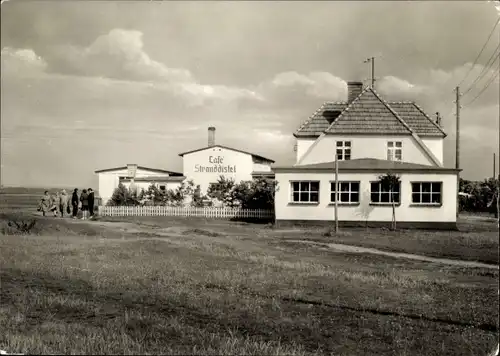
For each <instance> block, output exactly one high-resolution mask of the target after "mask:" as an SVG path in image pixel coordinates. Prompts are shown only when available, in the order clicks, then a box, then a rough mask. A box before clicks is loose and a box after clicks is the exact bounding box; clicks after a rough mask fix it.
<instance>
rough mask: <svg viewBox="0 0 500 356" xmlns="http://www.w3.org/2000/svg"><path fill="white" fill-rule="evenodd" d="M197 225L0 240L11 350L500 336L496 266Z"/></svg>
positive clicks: (410, 342) (481, 342)
mask: <svg viewBox="0 0 500 356" xmlns="http://www.w3.org/2000/svg"><path fill="white" fill-rule="evenodd" d="M149 223H150V224H153V222H151V221H150V222H149ZM117 224H119V223H117ZM196 224H198V223H196V222H195V223H194V224H193V225H192V226H184V225H182V224H181V222H174V223H172V222H170V223H169V226H166V225H167V224H166V223H164V224H163V225H161V224H160V223H157V226H155V227H154V228H151V227H144V226H143V227H142V229H143V230H144V232H146V233H153V232H152V230H156V231H157V233H158V234H157V235H154V236H152V235H150V236H149V237H146V236H141V235H140V233H138V232H137V231H135V230H132V231H133V232H131V233H128V234H127V233H126V232H123V231H121V230H120V233H119V234H117V235H116V236H117V237H118V236H120V234H121V236H123V239H122V238H111V239H110V238H101V237H100V235H97V236H83V237H79V236H77V235H68V236H66V237H63V236H59V235H57V236H27V237H18V236H0V277H1V282H2V288H1V291H0V293H1V295H0V297H1V300H2V308H0V323H1V325H3V326H5V327H4V330H5V331H6V332H5V333H0V348H1V349H6V350H9V351H12V352H29V353H44V354H46V353H59V354H71V353H87V354H96V353H99V354H109V353H113V354H138V353H141V354H144V353H150V354H193V353H196V354H227V355H229V354H275V355H278V354H292V355H306V354H310V355H315V354H335V355H362V354H370V355H405V354H408V355H410V354H419V355H478V354H486V352H487V351H489V349H490V348H491V345H493V344H494V343H495V340H496V337H497V331H496V330H498V328H497V325H496V321H497V316H498V311H497V308H496V307H495V306H496V305H497V304H498V296H497V289H496V288H497V280H498V271H485V270H480V269H460V268H457V267H452V266H439V265H434V264H429V263H421V262H417V261H407V260H396V259H391V258H387V257H384V256H371V255H358V254H347V253H333V252H332V251H328V250H321V249H319V248H315V247H310V246H304V247H301V248H300V249H299V248H298V247H297V246H295V245H287V244H284V243H275V242H276V241H274V240H273V239H271V238H270V233H268V232H266V235H264V234H262V235H260V236H255V231H256V228H255V226H251V225H241V226H236V227H235V226H234V225H229V224H225V223H220V225H221V226H217V225H209V226H203V225H202V224H199V226H198V225H196ZM111 225H112V224H111ZM158 225H160V226H158ZM96 226H97V225H94V228H95V229H97V227H96ZM165 228H168V229H170V230H169V231H170V232H171V234H169V233H168V231H167V232H165V231H163V233H164V234H163V233H162V232H161V231H162V229H165ZM136 229H137V230H140V229H141V226H139V225H136ZM189 229H192V230H195V229H199V230H203V231H210V232H214V233H212V234H205V233H199V230H196V231H191V233H189V234H182V231H186V230H189ZM252 231H253V232H252ZM262 231H264V230H262ZM269 231H270V230H269ZM174 232H180V233H174ZM99 234H101V235H102V236H107V235H108V234H111V235H112V234H113V231H112V230H111V228H110V227H101V231H99ZM252 234H254V237H253V238H252ZM233 236H234V237H235V238H233Z"/></svg>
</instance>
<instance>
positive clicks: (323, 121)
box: [296, 101, 347, 137]
mask: <svg viewBox="0 0 500 356" xmlns="http://www.w3.org/2000/svg"><path fill="white" fill-rule="evenodd" d="M346 107H347V103H346V102H342V101H338V102H334V103H333V102H326V103H324V104H323V105H321V107H320V108H319V109H318V110H316V112H315V113H314V114H312V115H311V116H310V117H309V120H307V121H306V122H304V123H303V124H302V125H301V127H300V128H299V129H298V130H297V132H296V135H297V136H312V137H317V136H319V135H321V134H322V133H323V132H324V131H325V130H326V129H327V128H328V126H330V122H328V119H327V118H326V116H325V112H328V111H340V112H342V111H344V110H345V108H346Z"/></svg>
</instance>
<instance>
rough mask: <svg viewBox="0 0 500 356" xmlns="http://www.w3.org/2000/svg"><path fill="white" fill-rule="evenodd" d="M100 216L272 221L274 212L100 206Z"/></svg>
mask: <svg viewBox="0 0 500 356" xmlns="http://www.w3.org/2000/svg"><path fill="white" fill-rule="evenodd" d="M99 215H100V216H177V217H205V218H220V219H235V218H236V219H239V218H244V219H256V220H271V219H274V211H273V210H267V209H240V208H215V207H207V208H197V207H191V206H189V207H171V206H101V207H100V209H99Z"/></svg>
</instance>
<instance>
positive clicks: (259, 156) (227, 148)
mask: <svg viewBox="0 0 500 356" xmlns="http://www.w3.org/2000/svg"><path fill="white" fill-rule="evenodd" d="M214 147H219V148H224V149H226V150H231V151H235V152H240V153H245V154H247V155H250V156H252V157H255V158H258V159H261V160H264V161H268V162H270V163H274V161H273V160H272V159H270V158H266V157H263V156H261V155H258V154H255V153H251V152H247V151H242V150H238V149H236V148H232V147H227V146H222V145H213V146H206V147H202V148H198V149H196V150H192V151H187V152H183V153H179V156H181V157H182V156H184V155H188V154H190V153H195V152H200V151H204V150H208V149H209V148H214Z"/></svg>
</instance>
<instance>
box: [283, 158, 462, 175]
mask: <svg viewBox="0 0 500 356" xmlns="http://www.w3.org/2000/svg"><path fill="white" fill-rule="evenodd" d="M338 164H339V170H344V171H346V170H347V171H370V172H376V171H384V172H387V171H395V172H397V171H422V170H423V171H433V172H434V171H435V172H440V171H441V172H456V171H457V170H456V169H454V168H443V167H437V166H429V165H424V164H416V163H409V162H398V161H388V160H383V159H375V158H360V159H353V160H347V161H339V162H338ZM334 169H335V162H324V163H316V164H304V165H296V166H288V167H275V168H273V170H274V171H276V172H279V171H294V172H299V171H330V172H331V171H333V170H334Z"/></svg>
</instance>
